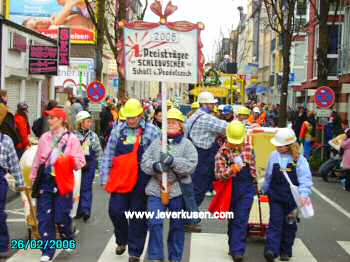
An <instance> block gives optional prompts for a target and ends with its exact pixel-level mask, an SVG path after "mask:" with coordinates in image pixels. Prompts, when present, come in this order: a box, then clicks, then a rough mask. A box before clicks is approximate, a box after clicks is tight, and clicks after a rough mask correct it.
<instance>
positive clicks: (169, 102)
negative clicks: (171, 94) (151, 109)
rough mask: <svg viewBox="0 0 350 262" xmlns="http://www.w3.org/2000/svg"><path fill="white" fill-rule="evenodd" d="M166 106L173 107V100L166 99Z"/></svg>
mask: <svg viewBox="0 0 350 262" xmlns="http://www.w3.org/2000/svg"><path fill="white" fill-rule="evenodd" d="M166 106H171V107H173V102H171V100H169V99H168V100H167V101H166Z"/></svg>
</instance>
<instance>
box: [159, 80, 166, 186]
mask: <svg viewBox="0 0 350 262" xmlns="http://www.w3.org/2000/svg"><path fill="white" fill-rule="evenodd" d="M159 85H160V86H161V92H162V152H163V153H167V151H168V149H167V147H168V135H167V130H168V119H167V116H168V108H167V87H166V85H165V84H164V83H162V82H159ZM162 185H163V189H164V192H167V191H168V176H167V173H165V172H164V173H163V174H162Z"/></svg>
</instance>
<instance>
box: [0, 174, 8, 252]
mask: <svg viewBox="0 0 350 262" xmlns="http://www.w3.org/2000/svg"><path fill="white" fill-rule="evenodd" d="M5 174H6V172H5V170H4V169H3V168H2V167H0V252H7V251H8V248H9V241H10V236H9V232H8V228H7V225H6V218H7V215H6V213H5V206H6V195H7V191H8V184H7V181H6V179H5Z"/></svg>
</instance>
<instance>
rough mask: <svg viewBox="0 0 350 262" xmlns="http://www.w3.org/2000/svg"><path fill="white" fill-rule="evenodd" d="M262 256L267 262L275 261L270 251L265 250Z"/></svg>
mask: <svg viewBox="0 0 350 262" xmlns="http://www.w3.org/2000/svg"><path fill="white" fill-rule="evenodd" d="M264 257H265V259H266V261H267V262H274V261H275V255H274V254H273V253H272V251H266V252H265V254H264Z"/></svg>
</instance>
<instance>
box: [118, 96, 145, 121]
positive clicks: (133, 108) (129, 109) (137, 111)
mask: <svg viewBox="0 0 350 262" xmlns="http://www.w3.org/2000/svg"><path fill="white" fill-rule="evenodd" d="M142 113H143V108H142V105H141V103H140V101H139V100H137V99H134V98H131V99H129V100H128V101H127V102H126V103H125V105H124V110H123V115H124V117H125V118H132V117H137V116H139V115H141V114H142Z"/></svg>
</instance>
